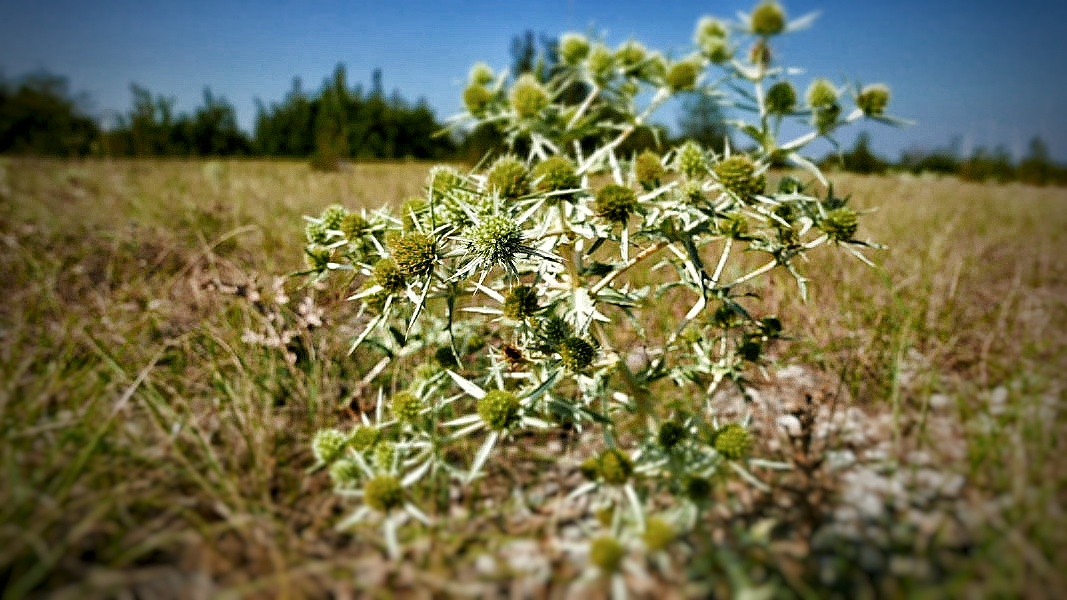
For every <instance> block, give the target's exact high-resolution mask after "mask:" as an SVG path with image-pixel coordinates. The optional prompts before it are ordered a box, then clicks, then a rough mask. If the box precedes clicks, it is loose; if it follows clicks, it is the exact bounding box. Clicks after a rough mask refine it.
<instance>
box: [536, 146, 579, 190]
mask: <svg viewBox="0 0 1067 600" xmlns="http://www.w3.org/2000/svg"><path fill="white" fill-rule="evenodd" d="M531 175H532V178H533V182H534V187H535V188H536V189H537V191H538V192H558V191H562V190H573V189H577V188H580V187H581V186H582V180H581V178H579V177H578V170H577V168H576V167H575V166H574V163H573V162H571V160H570V159H569V158H567V157H565V156H559V155H555V156H550V157H548V158H546V159H545V160H543V161H541V162H539V163H537V166H535V167H534V168H533V173H531Z"/></svg>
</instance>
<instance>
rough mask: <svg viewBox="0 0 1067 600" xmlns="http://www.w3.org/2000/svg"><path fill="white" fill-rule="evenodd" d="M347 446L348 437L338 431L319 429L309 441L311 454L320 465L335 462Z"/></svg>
mask: <svg viewBox="0 0 1067 600" xmlns="http://www.w3.org/2000/svg"><path fill="white" fill-rule="evenodd" d="M347 446H348V436H346V435H345V434H344V432H342V431H341V430H339V429H320V430H319V431H317V432H315V437H314V438H312V439H311V453H312V454H313V455H314V456H315V460H317V461H319V462H320V463H328V462H332V461H334V460H336V459H337V458H338V457H340V456H341V453H342V452H344V450H345V447H347Z"/></svg>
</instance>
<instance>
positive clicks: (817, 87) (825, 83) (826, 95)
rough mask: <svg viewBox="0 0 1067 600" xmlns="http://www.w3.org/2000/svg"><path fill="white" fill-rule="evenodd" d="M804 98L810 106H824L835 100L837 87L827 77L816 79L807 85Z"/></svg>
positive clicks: (831, 103)
mask: <svg viewBox="0 0 1067 600" xmlns="http://www.w3.org/2000/svg"><path fill="white" fill-rule="evenodd" d="M804 100H805V101H806V102H807V103H808V106H810V107H811V108H826V107H828V106H831V105H833V104H834V103H835V102H837V88H836V87H834V84H832V83H830V81H829V80H828V79H821V78H820V79H816V80H815V81H812V82H811V84H810V85H809V86H808V91H807V92H806V93H805V94H804Z"/></svg>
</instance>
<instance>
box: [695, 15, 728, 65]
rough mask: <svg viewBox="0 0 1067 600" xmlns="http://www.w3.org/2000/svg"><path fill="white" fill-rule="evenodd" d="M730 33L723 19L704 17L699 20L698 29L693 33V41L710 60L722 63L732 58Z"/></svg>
mask: <svg viewBox="0 0 1067 600" xmlns="http://www.w3.org/2000/svg"><path fill="white" fill-rule="evenodd" d="M728 35H729V32H728V31H727V30H726V25H725V24H724V23H723V22H722V21H719V20H718V19H713V18H711V17H704V18H702V19H700V21H699V22H697V28H696V31H695V32H694V33H693V42H694V43H695V44H696V46H697V47H698V48H700V51H701V52H702V53H703V54H704V56H705V57H707V59H708V60H710V61H711V62H713V63H722V62H725V61H727V60H730V47H729V45H728V42H727V36H728Z"/></svg>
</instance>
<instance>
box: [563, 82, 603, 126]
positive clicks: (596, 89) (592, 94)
mask: <svg viewBox="0 0 1067 600" xmlns="http://www.w3.org/2000/svg"><path fill="white" fill-rule="evenodd" d="M599 94H600V86H599V85H597V84H595V83H594V84H593V87H592V89H590V90H589V95H588V96H586V97H585V100H584V101H583V102H582V105H581V106H579V107H578V110H576V111H575V112H574V116H573V117H571V120H570V121H568V122H567V129H571V128H572V127H574V126H575V124H577V123H578V120H579V119H581V118H582V115H584V114H585V111H587V110H589V107H590V106H592V104H593V100H595V99H596V97H597V96H598V95H599Z"/></svg>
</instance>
